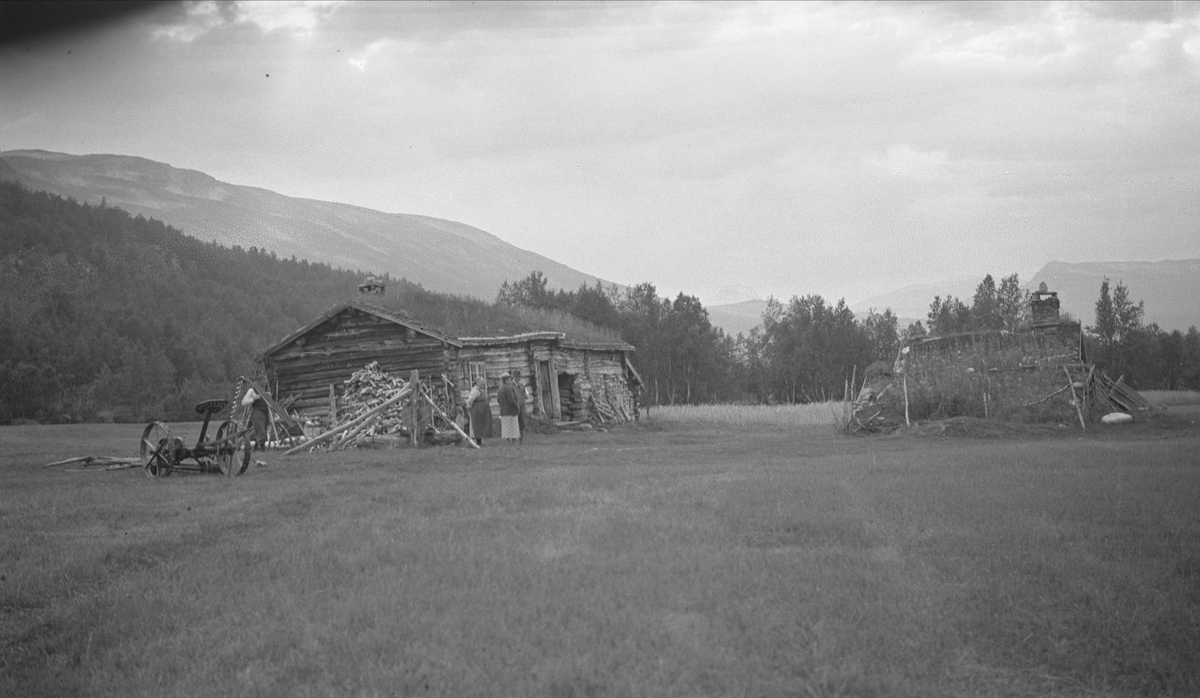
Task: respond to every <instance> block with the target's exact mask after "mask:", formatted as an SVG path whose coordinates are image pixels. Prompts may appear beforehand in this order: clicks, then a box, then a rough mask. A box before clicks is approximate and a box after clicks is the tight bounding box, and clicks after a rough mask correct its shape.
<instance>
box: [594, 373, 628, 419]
mask: <svg viewBox="0 0 1200 698" xmlns="http://www.w3.org/2000/svg"><path fill="white" fill-rule="evenodd" d="M620 380H621V379H620V378H617V377H615V376H603V377H602V378H601V380H600V381H598V382H593V383H592V386H591V387H592V394H591V401H590V406H591V411H592V414H593V415H594V417H595V418H596V421H599V422H600V423H601V424H606V423H610V422H615V423H624V422H632V421H633V396H632V395H630V394H629V389H628V388H626V387H625V386H624V385H622V384H621V383H620V382H619V381H620Z"/></svg>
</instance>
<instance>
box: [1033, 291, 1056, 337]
mask: <svg viewBox="0 0 1200 698" xmlns="http://www.w3.org/2000/svg"><path fill="white" fill-rule="evenodd" d="M1029 312H1030V315H1032V316H1033V329H1034V330H1046V329H1052V328H1057V327H1058V292H1057V291H1047V290H1046V282H1045V281H1043V282H1042V283H1041V284H1039V285H1038V290H1036V291H1034V292H1033V293H1031V294H1029Z"/></svg>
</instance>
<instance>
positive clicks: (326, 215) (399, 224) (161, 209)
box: [0, 150, 608, 301]
mask: <svg viewBox="0 0 1200 698" xmlns="http://www.w3.org/2000/svg"><path fill="white" fill-rule="evenodd" d="M0 179H10V180H16V181H19V182H21V183H22V184H24V185H25V186H27V187H29V188H30V189H33V190H40V191H46V192H50V193H52V194H58V195H60V196H65V197H70V198H73V199H75V200H77V201H79V202H88V203H92V204H98V203H100V202H101V200H105V201H107V203H108V204H109V205H110V206H115V207H119V208H123V209H125V210H127V211H130V212H131V213H133V214H135V215H136V214H141V215H144V216H146V217H147V218H156V219H158V220H161V221H163V222H165V223H167V224H169V225H172V226H174V227H176V228H178V229H180V230H182V231H183V232H184V233H186V234H188V235H191V236H192V237H195V238H198V239H200V240H203V241H206V242H208V241H216V242H218V243H220V244H223V245H228V246H233V245H240V246H241V247H243V248H247V249H248V248H250V247H257V248H259V249H263V250H267V251H273V252H275V253H276V254H277V255H278V256H280V257H283V258H289V257H292V256H295V257H297V258H298V259H307V260H309V261H311V262H323V263H327V264H332V265H334V266H336V267H342V268H344V269H350V270H358V269H361V270H364V271H370V272H378V273H382V272H389V273H391V274H392V275H394V276H399V277H403V278H405V279H408V280H409V281H412V282H415V283H420V284H421V285H423V286H424V287H425V288H427V289H430V290H435V291H442V292H447V293H457V294H462V295H467V296H474V297H476V298H481V299H484V300H488V301H491V300H494V299H495V298H496V292H497V291H498V290H499V288H500V284H501V283H503V282H504V281H506V280H517V279H521V278H524V277H525V276H528V275H529V272H531V271H535V270H536V271H541V272H543V273H544V274H545V275H546V277H547V278H548V279H549V280H550V284H551V286H553V287H555V288H565V289H567V290H574V289H576V288H578V287H579V286H580V284H588V285H592V284H594V283H595V282H596V277H594V276H591V275H588V274H585V273H583V272H579V271H576V270H574V269H571V268H570V267H568V266H566V265H564V264H560V263H558V262H555V261H554V260H552V259H549V258H547V257H543V256H541V255H539V254H535V253H533V252H529V251H528V250H522V249H519V248H517V247H514V246H513V245H510V244H508V243H506V242H504V241H503V240H501V239H500V238H498V237H496V236H495V235H492V234H490V233H487V232H485V231H483V230H480V229H478V228H473V227H471V226H469V225H465V224H463V223H456V222H454V221H448V220H442V219H439V218H431V217H428V216H420V215H414V214H404V213H383V212H380V211H374V210H371V209H368V208H361V207H358V206H350V205H347V204H338V203H331V202H328V201H315V200H312V199H298V198H293V197H289V196H284V195H282V194H277V193H275V192H272V191H268V190H266V189H259V188H256V187H246V186H239V185H236V184H229V183H226V182H220V181H218V180H216V179H213V178H212V177H210V176H208V175H206V174H204V173H202V172H197V171H195V170H183V169H179V168H176V167H171V166H170V165H166V164H163V163H160V162H154V161H152V160H146V159H144V158H138V157H129V156H124V155H65V154H62V153H50V152H46V151H42V150H12V151H6V152H0ZM605 283H606V284H607V283H608V282H605Z"/></svg>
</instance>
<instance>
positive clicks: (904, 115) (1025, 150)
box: [0, 2, 1200, 303]
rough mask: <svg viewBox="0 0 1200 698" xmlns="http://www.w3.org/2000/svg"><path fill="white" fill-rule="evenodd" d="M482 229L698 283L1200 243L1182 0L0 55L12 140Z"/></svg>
mask: <svg viewBox="0 0 1200 698" xmlns="http://www.w3.org/2000/svg"><path fill="white" fill-rule="evenodd" d="M17 148H42V149H46V150H52V151H61V152H67V153H73V154H85V153H120V154H126V155H136V156H141V157H146V158H150V159H152V160H158V161H163V162H166V163H169V164H171V165H174V166H176V167H182V168H189V169H196V170H201V171H203V172H206V173H208V174H210V175H212V176H214V177H216V178H218V179H220V180H223V181H227V182H230V183H234V184H242V185H251V186H257V187H265V188H267V189H272V190H274V191H277V192H280V193H283V194H287V195H291V196H302V197H309V198H315V199H324V200H330V201H338V202H345V203H351V204H357V205H361V206H366V207H370V208H374V209H379V210H382V211H389V212H398V213H417V214H424V215H429V216H436V217H440V218H448V219H451V220H455V221H460V222H463V223H467V224H470V225H473V226H476V227H479V228H482V229H484V230H486V231H488V232H490V233H493V234H495V235H497V236H499V237H500V238H502V239H504V240H505V241H507V242H509V243H511V244H513V245H516V246H518V247H522V248H525V249H529V250H533V251H535V252H538V253H540V254H543V255H546V256H548V257H551V258H553V259H555V260H558V261H561V262H563V263H565V264H567V265H569V266H572V267H574V268H576V269H579V270H581V271H584V272H587V273H591V274H595V275H598V276H600V277H602V278H605V279H609V280H611V281H617V282H621V283H628V284H632V283H637V282H640V281H651V282H653V283H655V284H656V285H657V286H658V288H659V291H660V294H662V295H673V294H675V293H677V292H678V291H685V292H687V293H691V294H696V295H699V296H700V297H701V298H702V299H704V300H706V301H707V302H710V303H711V302H712V301H713V300H718V298H717V294H718V292H719V291H720V290H721V289H722V288H724V287H729V286H736V285H743V286H745V287H748V288H749V289H750V290H752V291H754V292H755V294H756V295H759V296H765V295H766V294H774V295H776V296H779V297H783V298H788V297H790V296H792V295H796V294H801V295H803V294H807V293H820V294H822V295H824V296H826V297H827V298H829V299H831V300H832V299H837V298H840V297H845V298H846V300H847V301H849V302H852V303H853V302H855V301H856V300H860V299H862V298H864V297H866V296H869V295H872V294H874V293H876V292H880V291H886V290H889V289H892V288H896V287H899V286H904V285H906V284H912V283H918V282H927V281H930V280H934V279H940V278H950V277H960V276H964V275H965V276H973V277H977V278H981V277H982V275H983V274H984V273H988V272H990V273H993V274H996V275H1003V274H1008V273H1011V272H1014V271H1016V272H1020V273H1021V275H1022V277H1023V278H1026V279H1027V278H1028V275H1029V274H1031V273H1032V272H1034V271H1036V270H1037V269H1038V268H1040V267H1041V266H1042V265H1043V264H1044V263H1045V262H1047V261H1050V260H1059V261H1105V260H1159V259H1179V258H1194V257H1200V6H1198V5H1196V4H1192V3H1170V2H1168V3H1146V2H1139V3H1133V4H1121V3H1102V4H1095V5H1093V4H1074V3H1069V4H1056V3H1035V4H1019V3H999V4H984V3H966V4H952V3H931V4H925V3H903V4H874V3H872V4H817V3H780V4H771V3H725V4H722V3H699V4H691V3H643V2H636V3H533V4H523V3H518V4H499V3H470V4H468V3H449V4H441V3H432V4H431V3H419V4H403V3H402V4H389V3H355V2H347V3H336V2H311V3H284V2H273V3H265V4H256V3H232V4H223V3H222V4H214V3H211V2H199V3H186V4H182V5H167V6H161V7H157V8H154V9H153V10H152V11H150V12H147V13H144V14H141V15H137V16H132V17H126V18H123V19H121V20H120V21H117V22H115V23H112V24H109V25H106V26H103V27H97V28H93V29H91V30H89V31H87V32H83V33H75V34H70V35H65V36H55V37H54V38H52V39H48V40H41V41H38V42H29V41H26V42H18V43H16V44H13V45H10V46H8V47H5V48H3V49H0V149H2V150H9V149H17Z"/></svg>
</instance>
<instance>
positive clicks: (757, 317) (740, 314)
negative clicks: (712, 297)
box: [707, 299, 767, 337]
mask: <svg viewBox="0 0 1200 698" xmlns="http://www.w3.org/2000/svg"><path fill="white" fill-rule="evenodd" d="M766 307H767V302H766V301H764V300H757V299H756V300H746V301H742V302H740V303H730V304H728V305H714V306H709V307H708V308H707V310H708V320H709V322H711V323H712V324H713V326H714V327H720V328H721V329H723V330H725V334H727V335H730V336H732V337H736V336H737V335H738V333H739V332H740V333H742V334H744V335H747V336H749V334H750V330H751V328H753V327H756V326H758V325H761V324H762V312H763V310H764V309H765V308H766Z"/></svg>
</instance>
